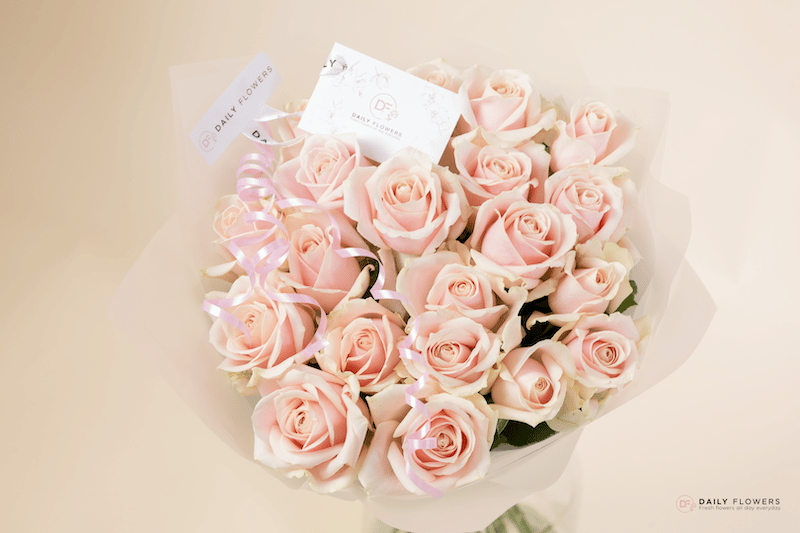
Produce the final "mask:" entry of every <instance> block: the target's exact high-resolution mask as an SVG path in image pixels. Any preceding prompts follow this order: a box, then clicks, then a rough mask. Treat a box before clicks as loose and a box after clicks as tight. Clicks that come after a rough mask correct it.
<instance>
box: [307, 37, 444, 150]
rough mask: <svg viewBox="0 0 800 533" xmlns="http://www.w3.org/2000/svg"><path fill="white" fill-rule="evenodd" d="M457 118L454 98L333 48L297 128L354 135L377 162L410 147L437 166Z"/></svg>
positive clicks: (346, 50) (397, 71) (370, 60)
mask: <svg viewBox="0 0 800 533" xmlns="http://www.w3.org/2000/svg"><path fill="white" fill-rule="evenodd" d="M459 116H460V113H459V111H458V104H457V95H456V93H454V92H452V91H448V90H447V89H443V88H441V87H439V86H437V85H434V84H432V83H430V82H427V81H425V80H423V79H421V78H418V77H416V76H414V75H412V74H409V73H408V72H404V71H402V70H400V69H397V68H395V67H392V66H390V65H387V64H385V63H382V62H380V61H378V60H376V59H373V58H371V57H369V56H366V55H364V54H361V53H359V52H356V51H355V50H351V49H350V48H347V47H346V46H342V45H341V44H339V43H336V44H335V45H334V46H333V51H331V54H330V56H329V57H328V60H327V62H326V63H325V67H324V68H323V69H322V72H321V73H320V77H319V81H318V82H317V86H316V87H315V88H314V92H313V93H312V95H311V98H310V99H309V102H308V105H307V106H306V110H305V112H304V113H303V118H302V119H301V120H300V123H299V125H298V127H299V128H300V129H302V130H304V131H307V132H310V133H325V134H328V135H335V134H338V133H344V132H354V133H355V134H356V136H357V137H358V142H359V145H360V146H361V153H362V154H364V155H365V156H367V157H369V158H370V159H374V160H376V161H378V162H383V161H385V160H387V159H389V157H391V156H392V155H393V154H395V153H396V152H397V151H398V150H400V149H401V148H404V147H406V146H410V147H412V148H416V149H417V150H420V151H422V152H425V153H426V154H428V155H429V156H430V158H431V160H432V161H433V162H434V163H437V162H438V161H439V159H441V157H442V153H443V152H444V149H445V147H446V146H447V143H448V141H449V139H450V135H451V134H452V133H453V129H454V128H455V126H456V122H457V121H458V117H459Z"/></svg>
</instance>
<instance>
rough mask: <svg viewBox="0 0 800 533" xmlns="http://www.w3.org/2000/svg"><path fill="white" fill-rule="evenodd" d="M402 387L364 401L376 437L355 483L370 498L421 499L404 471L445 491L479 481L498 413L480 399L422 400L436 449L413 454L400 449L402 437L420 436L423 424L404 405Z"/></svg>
mask: <svg viewBox="0 0 800 533" xmlns="http://www.w3.org/2000/svg"><path fill="white" fill-rule="evenodd" d="M405 389H406V387H405V386H403V385H392V386H390V387H387V388H386V389H384V390H383V391H381V392H379V393H378V394H376V395H374V396H370V397H368V398H367V403H368V404H369V406H370V412H371V414H372V417H373V420H375V426H376V429H375V435H374V436H373V438H372V441H371V443H370V446H369V448H368V450H367V454H366V459H365V460H364V465H363V466H362V468H361V471H360V473H359V480H360V481H361V484H362V485H363V486H364V489H365V490H366V492H367V494H369V495H371V496H382V495H402V494H407V493H409V492H411V493H414V494H419V495H425V492H423V491H422V490H421V489H420V488H419V487H417V486H416V485H415V484H414V482H413V481H412V479H411V478H410V476H409V475H408V472H407V471H406V458H408V460H409V461H410V465H411V471H412V472H413V473H414V474H415V475H416V476H418V477H419V478H421V479H422V480H423V481H424V482H425V483H427V484H428V485H430V486H432V487H434V488H436V489H438V490H440V491H446V490H448V489H452V488H455V487H461V486H463V485H466V484H468V483H471V482H473V481H478V480H479V479H481V478H483V477H484V476H485V475H486V473H487V472H488V469H489V462H490V454H489V449H490V446H491V443H492V440H493V439H494V431H495V427H496V426H497V414H496V413H495V412H494V411H493V410H492V409H491V408H490V407H489V406H488V405H487V404H486V400H484V399H483V397H482V396H481V395H479V394H476V395H474V396H470V397H469V398H461V397H457V396H453V395H451V394H435V395H432V396H429V397H428V398H427V399H425V405H426V407H427V409H428V412H429V414H430V430H429V431H428V432H427V433H425V434H424V435H423V438H431V439H433V440H434V441H435V442H436V447H435V448H433V449H429V450H416V451H414V450H413V449H408V448H406V447H404V442H405V441H406V437H407V436H409V435H412V434H414V433H415V432H417V431H420V430H421V429H422V428H423V427H424V426H425V424H426V423H427V422H428V419H427V418H426V417H425V416H424V415H423V414H421V413H420V412H419V411H418V410H410V409H409V407H408V406H407V405H406V404H405V402H404V399H403V398H404V394H405Z"/></svg>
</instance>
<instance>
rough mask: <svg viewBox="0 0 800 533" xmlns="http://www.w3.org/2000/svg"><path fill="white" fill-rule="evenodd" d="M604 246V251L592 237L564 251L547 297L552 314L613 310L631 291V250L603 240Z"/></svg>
mask: <svg viewBox="0 0 800 533" xmlns="http://www.w3.org/2000/svg"><path fill="white" fill-rule="evenodd" d="M605 249H606V250H607V253H605V252H604V249H603V247H601V245H600V242H599V241H597V240H596V239H592V240H590V241H588V242H586V243H585V244H579V245H578V246H577V247H576V251H572V252H569V253H568V254H567V262H566V265H564V271H563V273H562V275H561V276H560V277H559V279H558V285H557V287H556V290H555V291H554V292H552V293H550V294H549V295H548V297H547V299H548V303H549V304H550V309H552V310H553V312H554V313H559V314H567V313H604V312H606V310H610V311H612V312H613V311H614V310H616V308H617V307H618V306H619V304H620V303H621V302H622V300H623V299H624V298H625V297H626V296H627V295H628V294H630V292H631V289H630V283H629V282H628V272H629V271H630V269H631V268H632V267H633V260H632V259H631V257H630V253H629V252H628V251H627V250H625V249H624V248H621V247H619V246H617V245H616V244H614V243H606V246H605ZM615 259H616V260H615Z"/></svg>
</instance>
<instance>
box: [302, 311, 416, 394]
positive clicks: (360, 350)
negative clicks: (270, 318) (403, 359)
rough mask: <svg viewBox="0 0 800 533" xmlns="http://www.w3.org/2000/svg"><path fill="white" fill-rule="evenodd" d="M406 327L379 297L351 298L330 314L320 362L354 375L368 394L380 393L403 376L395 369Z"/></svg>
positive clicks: (328, 368)
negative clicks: (384, 305)
mask: <svg viewBox="0 0 800 533" xmlns="http://www.w3.org/2000/svg"><path fill="white" fill-rule="evenodd" d="M404 328H405V322H404V321H403V319H401V318H400V317H399V316H397V315H396V314H395V313H392V312H391V311H389V310H388V309H386V308H385V307H383V306H382V305H381V304H379V303H378V302H376V301H375V300H371V299H369V300H362V299H356V300H350V301H349V302H347V303H345V304H343V305H342V306H341V307H339V308H338V309H336V310H335V311H334V312H333V313H331V314H330V315H329V316H328V328H327V332H326V333H325V340H326V341H327V344H326V345H325V347H324V348H323V350H322V351H321V352H319V353H318V354H317V362H318V363H319V366H320V368H322V369H323V370H325V371H327V372H330V373H331V374H337V375H340V376H344V375H347V374H353V375H354V376H355V377H356V379H357V380H358V382H359V384H360V386H361V390H362V391H363V392H365V393H368V394H369V393H374V392H378V391H380V390H383V389H384V388H385V387H387V386H388V385H391V384H393V383H397V381H398V380H399V379H400V378H399V376H398V375H397V372H396V371H395V369H396V368H397V365H398V364H399V363H400V350H399V348H398V345H399V344H400V342H402V340H403V339H405V337H406V334H405V331H404Z"/></svg>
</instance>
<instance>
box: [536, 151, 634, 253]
mask: <svg viewBox="0 0 800 533" xmlns="http://www.w3.org/2000/svg"><path fill="white" fill-rule="evenodd" d="M626 172H627V170H626V169H624V168H614V167H600V166H595V165H578V166H573V167H569V168H566V169H564V170H560V171H558V172H556V173H555V174H553V175H552V176H550V177H549V178H548V179H547V181H545V182H544V201H545V202H547V203H550V204H553V205H555V206H556V207H557V208H558V209H559V210H560V211H561V212H562V213H565V214H567V215H570V216H571V217H572V219H573V220H574V221H575V224H577V227H578V242H580V243H583V242H586V241H587V240H589V239H591V238H592V237H594V238H596V239H598V240H600V241H601V242H605V241H611V242H617V241H618V240H620V238H622V236H623V235H624V234H625V231H626V230H627V229H628V226H629V225H630V223H631V220H632V218H633V209H634V202H635V200H636V186H635V185H634V184H633V182H632V181H630V180H629V179H627V178H624V177H623V176H624V174H625V173H626Z"/></svg>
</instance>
